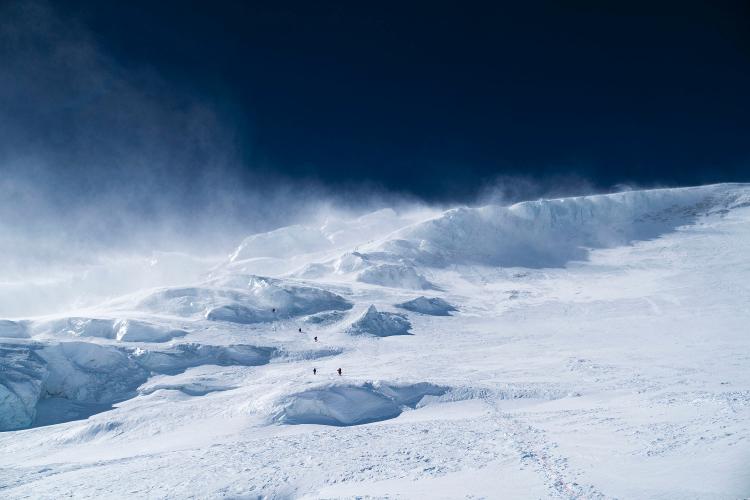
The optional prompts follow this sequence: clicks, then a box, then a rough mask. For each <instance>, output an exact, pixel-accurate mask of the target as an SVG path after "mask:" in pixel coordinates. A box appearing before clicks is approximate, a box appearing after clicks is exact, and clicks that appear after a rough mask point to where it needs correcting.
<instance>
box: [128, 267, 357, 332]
mask: <svg viewBox="0 0 750 500" xmlns="http://www.w3.org/2000/svg"><path fill="white" fill-rule="evenodd" d="M208 285H209V286H206V287H188V288H170V289H164V290H158V291H156V292H153V293H152V294H151V295H149V296H148V297H146V298H145V299H143V300H141V301H140V302H139V304H138V307H140V308H144V309H146V310H149V311H152V312H159V313H164V312H167V313H170V314H174V315H177V316H187V317H195V318H196V319H198V317H200V316H203V317H205V318H207V319H209V320H215V321H219V320H220V321H230V322H233V323H243V324H251V323H262V322H269V321H275V320H278V319H286V318H292V317H296V316H304V315H308V314H315V313H318V312H322V311H332V310H339V311H345V310H348V309H350V308H351V307H352V305H351V303H350V302H348V301H347V300H346V299H344V298H343V297H341V296H339V295H337V294H335V293H332V292H329V291H327V290H323V289H321V288H316V287H311V286H300V285H293V284H290V283H287V282H283V281H281V280H277V279H272V278H263V277H259V276H254V275H234V276H227V277H222V278H218V279H215V280H213V281H211V282H210V283H208Z"/></svg>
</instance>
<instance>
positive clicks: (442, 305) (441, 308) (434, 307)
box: [396, 296, 458, 316]
mask: <svg viewBox="0 0 750 500" xmlns="http://www.w3.org/2000/svg"><path fill="white" fill-rule="evenodd" d="M396 307H398V308H400V309H406V310H407V311H413V312H417V313H420V314H428V315H430V316H450V315H451V312H453V311H458V309H457V308H456V307H454V306H452V305H451V304H449V303H448V302H446V301H444V300H443V299H441V298H438V297H433V298H427V297H425V296H421V297H417V298H416V299H413V300H408V301H406V302H402V303H400V304H396Z"/></svg>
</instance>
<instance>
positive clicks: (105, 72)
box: [0, 0, 411, 315]
mask: <svg viewBox="0 0 750 500" xmlns="http://www.w3.org/2000/svg"><path fill="white" fill-rule="evenodd" d="M0 60H2V61H3V71H2V72H0V234H1V235H2V237H1V238H0V304H1V305H0V315H14V313H15V314H31V313H37V312H40V311H47V310H48V306H50V305H52V304H56V305H57V306H59V307H69V306H70V305H72V304H75V303H77V302H76V301H75V300H73V299H70V294H72V295H74V296H76V297H77V298H80V296H81V295H95V296H100V295H102V294H104V295H107V296H111V295H115V294H118V293H123V292H127V291H130V290H135V289H138V288H141V287H143V286H155V285H158V284H176V283H178V282H187V281H192V280H194V279H195V277H196V275H197V274H199V273H201V272H202V271H204V270H205V269H207V268H209V267H210V266H211V265H213V264H214V263H215V262H216V261H217V260H218V259H219V258H223V257H225V256H226V255H227V254H228V253H229V252H230V251H231V250H232V249H233V248H234V247H236V245H237V244H238V243H239V242H240V241H241V240H242V239H243V238H244V237H245V236H247V235H249V234H253V233H257V232H263V231H268V230H271V229H274V228H277V227H281V226H285V225H289V224H293V223H310V222H321V221H324V220H325V219H326V218H330V217H332V216H333V215H334V214H336V216H342V214H343V216H345V217H346V216H349V214H351V213H364V212H367V211H370V210H371V209H374V208H381V207H384V206H391V207H395V208H397V209H398V207H399V206H400V207H402V208H403V209H407V208H408V207H409V206H410V204H411V203H410V200H409V199H407V198H406V197H402V196H399V197H396V196H393V195H390V194H381V193H382V191H381V190H379V189H378V188H377V186H351V187H350V188H349V189H346V190H343V189H342V190H338V191H336V192H333V191H332V190H330V189H328V188H326V187H324V186H323V185H322V184H321V183H320V182H318V181H316V180H315V179H289V178H285V177H284V176H283V175H280V174H277V173H274V172H273V171H272V169H271V168H269V167H268V166H264V165H257V166H255V165H248V162H249V161H250V160H248V158H250V155H249V153H250V151H249V146H248V145H247V144H246V143H245V142H244V141H243V140H240V137H244V136H247V135H248V134H247V131H246V130H244V129H245V128H246V127H245V126H244V125H243V124H242V123H239V122H238V120H237V119H236V118H235V117H234V116H233V115H232V113H231V112H230V111H229V110H230V108H231V106H230V105H229V104H228V103H225V102H220V101H218V100H217V99H216V98H209V97H207V96H206V95H203V94H202V93H201V92H199V91H198V90H196V89H194V88H189V87H186V86H185V85H183V84H178V83H175V82H174V81H172V80H169V79H168V78H167V77H166V76H165V75H160V74H157V73H156V72H155V71H154V70H153V69H151V68H149V67H132V66H128V67H123V66H122V65H121V64H119V63H118V62H117V60H116V59H115V58H114V57H112V56H110V55H109V54H108V53H107V52H106V51H104V50H103V49H102V48H101V47H99V46H98V45H97V42H96V39H95V37H94V35H93V34H92V33H91V32H90V31H88V29H87V28H86V26H85V24H84V23H82V22H81V21H80V19H78V18H77V17H75V14H69V13H67V12H64V11H63V10H62V9H61V8H58V7H57V6H55V5H54V4H52V3H48V2H45V1H43V0H42V1H31V2H20V1H19V2H9V3H4V4H3V5H2V6H0ZM154 252H156V253H154ZM186 254H189V255H186ZM194 256H197V257H198V258H197V259H196V258H195V257H194ZM155 263H157V264H155ZM31 297H33V300H30V298H31ZM76 300H77V299H76ZM43 304H47V306H43ZM31 305H34V308H33V309H28V307H30V306H31ZM37 308H39V309H38V310H37Z"/></svg>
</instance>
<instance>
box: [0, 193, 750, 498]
mask: <svg viewBox="0 0 750 500" xmlns="http://www.w3.org/2000/svg"><path fill="white" fill-rule="evenodd" d="M181 258H184V257H181ZM98 275H106V274H103V273H101V272H100V271H99V272H98ZM168 285H170V286H156V285H154V286H155V287H154V288H148V289H144V290H140V291H137V292H134V293H129V294H127V295H123V296H121V297H119V298H117V299H113V300H107V301H106V302H104V303H102V304H100V305H97V306H95V307H86V308H83V309H77V310H71V311H70V312H69V313H65V314H59V313H56V314H53V315H46V316H25V315H23V314H19V315H17V316H14V315H12V314H11V315H8V317H6V318H1V319H0V431H4V432H0V449H2V450H3V452H2V453H0V497H2V498H35V499H36V498H50V499H58V498H64V497H74V498H361V497H364V498H566V499H567V498H710V499H716V498H722V499H723V498H727V499H729V498H745V497H750V467H748V464H750V185H740V184H721V185H712V186H702V187H695V188H679V189H660V190H645V191H631V192H624V193H618V194H611V195H597V196H585V197H576V198H565V199H550V200H538V201H529V202H523V203H519V204H516V205H512V206H485V207H480V208H457V209H452V210H448V211H446V212H442V213H427V212H424V211H423V212H420V213H419V214H418V215H415V214H411V215H399V214H397V213H396V212H395V211H393V210H381V211H379V212H375V213H373V214H369V215H366V216H364V217H361V218H359V219H354V220H335V219H329V220H327V221H326V222H325V223H324V224H323V225H322V226H321V227H308V226H299V225H298V226H290V227H287V228H281V229H278V230H276V231H272V232H269V233H264V234H257V235H251V236H249V237H247V238H245V239H244V240H243V241H242V242H241V244H240V245H239V247H238V248H236V249H234V250H233V251H232V253H231V255H230V256H229V257H228V258H227V259H226V261H225V262H224V263H222V264H221V265H219V266H217V267H214V268H212V269H210V270H209V271H207V272H206V273H204V274H203V275H202V276H201V277H200V278H195V277H194V276H192V275H191V276H190V277H189V278H188V279H187V281H185V282H182V283H176V281H175V280H174V275H173V274H172V275H170V281H169V283H168ZM29 296H31V295H29ZM45 297H46V298H45V300H47V299H49V297H48V296H46V295H45ZM27 309H28V310H31V309H32V308H27ZM339 368H340V369H341V370H342V373H341V375H339V374H338V373H337V370H338V369H339ZM313 369H315V370H316V372H317V373H315V374H313Z"/></svg>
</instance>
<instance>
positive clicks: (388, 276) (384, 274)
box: [357, 264, 436, 290]
mask: <svg viewBox="0 0 750 500" xmlns="http://www.w3.org/2000/svg"><path fill="white" fill-rule="evenodd" d="M357 281H360V282H362V283H370V284H373V285H381V286H388V287H392V288H409V289H412V290H433V289H435V288H436V287H435V285H433V284H432V283H430V282H429V281H427V279H426V278H425V277H424V276H422V275H421V274H419V273H418V272H417V271H416V270H415V269H414V268H413V267H412V266H408V265H405V264H378V265H374V266H372V267H369V268H367V269H365V270H364V271H362V272H361V273H359V275H358V276H357Z"/></svg>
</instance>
